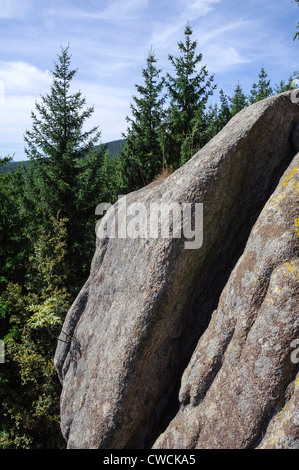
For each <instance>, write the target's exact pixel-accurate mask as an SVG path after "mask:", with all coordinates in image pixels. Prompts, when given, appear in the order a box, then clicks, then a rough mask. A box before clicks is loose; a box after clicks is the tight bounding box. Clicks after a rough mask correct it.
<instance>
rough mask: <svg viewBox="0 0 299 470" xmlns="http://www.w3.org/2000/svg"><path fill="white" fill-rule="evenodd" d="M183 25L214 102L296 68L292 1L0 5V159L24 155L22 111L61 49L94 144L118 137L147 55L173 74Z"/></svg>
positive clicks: (31, 0) (6, 0)
mask: <svg viewBox="0 0 299 470" xmlns="http://www.w3.org/2000/svg"><path fill="white" fill-rule="evenodd" d="M188 20H189V23H190V26H191V27H192V29H193V38H194V39H197V41H198V52H201V53H202V54H203V60H202V63H201V65H207V68H208V70H209V72H210V73H211V74H212V73H213V74H215V83H217V84H218V91H216V94H215V98H213V99H214V100H216V101H217V100H218V92H219V90H220V88H223V90H224V92H225V93H227V94H231V93H232V92H233V89H234V87H235V85H236V84H237V83H238V82H240V84H241V86H242V87H243V89H244V91H245V92H249V90H250V88H251V86H252V83H253V82H256V81H257V80H258V73H259V71H260V69H261V67H264V68H265V69H266V72H267V73H268V76H269V78H270V79H271V84H272V85H273V86H275V84H276V83H279V81H280V80H281V79H286V80H287V79H288V78H289V76H290V75H291V74H292V73H293V72H294V71H296V70H298V69H299V65H298V59H297V58H298V52H299V41H298V40H297V41H293V36H294V33H295V30H296V25H297V23H298V21H299V8H298V5H297V4H295V3H292V2H291V0H246V1H244V0H243V1H240V0H160V1H157V0H109V1H108V0H85V1H84V2H83V1H79V0H59V1H58V0H0V36H1V38H0V44H1V46H0V48H1V49H0V50H1V55H0V155H1V156H4V155H7V154H11V155H12V154H15V157H14V160H16V161H17V160H23V159H24V158H25V156H24V145H25V144H24V140H23V134H24V131H25V130H26V129H31V125H32V120H31V116H30V114H31V110H34V103H35V101H40V95H42V94H45V93H47V92H48V91H49V90H50V85H51V82H52V78H51V70H53V64H54V61H56V59H57V54H59V51H60V46H63V47H65V46H66V45H67V44H68V43H69V44H70V52H71V54H72V67H73V68H78V73H77V75H76V77H75V79H74V80H73V89H74V91H77V90H78V89H80V90H81V91H82V93H83V95H84V96H86V99H87V105H94V106H95V112H94V114H93V117H92V118H91V119H90V120H89V123H88V127H92V126H93V125H98V126H99V128H100V130H101V131H102V142H108V141H111V140H116V139H119V138H121V137H122V135H121V134H122V132H125V131H126V129H127V123H126V116H127V115H130V102H131V101H132V95H134V94H136V89H135V86H134V84H135V83H137V84H142V83H143V80H142V76H141V71H142V68H143V67H144V66H145V60H146V57H147V55H148V51H149V50H150V48H151V46H152V47H153V49H154V51H155V54H156V58H157V59H158V66H159V67H160V68H162V69H163V73H166V72H167V71H168V72H170V73H173V70H172V68H171V64H170V62H169V60H168V54H169V53H171V54H174V55H178V47H177V43H178V41H180V40H183V39H184V28H185V26H186V23H187V21H188ZM213 99H212V101H213Z"/></svg>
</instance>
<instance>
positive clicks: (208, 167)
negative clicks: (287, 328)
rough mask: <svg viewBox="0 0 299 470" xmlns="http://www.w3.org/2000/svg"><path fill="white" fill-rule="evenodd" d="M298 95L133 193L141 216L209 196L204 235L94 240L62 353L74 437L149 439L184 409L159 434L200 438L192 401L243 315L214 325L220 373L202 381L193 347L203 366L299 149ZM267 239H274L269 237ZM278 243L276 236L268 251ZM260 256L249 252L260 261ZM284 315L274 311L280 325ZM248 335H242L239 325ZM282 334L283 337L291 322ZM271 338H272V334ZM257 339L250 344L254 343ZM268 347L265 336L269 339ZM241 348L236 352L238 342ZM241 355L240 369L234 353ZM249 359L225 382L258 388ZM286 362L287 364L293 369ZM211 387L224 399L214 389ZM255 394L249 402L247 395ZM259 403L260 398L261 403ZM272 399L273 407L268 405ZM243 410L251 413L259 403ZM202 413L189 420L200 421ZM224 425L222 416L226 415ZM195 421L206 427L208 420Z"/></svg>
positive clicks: (231, 128)
mask: <svg viewBox="0 0 299 470" xmlns="http://www.w3.org/2000/svg"><path fill="white" fill-rule="evenodd" d="M290 97H291V96H290V93H284V94H281V95H278V96H275V97H272V98H269V99H267V100H264V101H262V102H259V103H257V104H255V105H252V106H250V107H248V108H247V109H245V110H243V111H241V112H240V113H239V114H238V115H237V116H235V117H234V118H233V119H232V120H231V121H230V122H229V123H228V124H227V126H226V127H225V128H224V129H223V130H222V131H221V132H220V133H219V134H218V135H217V136H216V137H215V138H214V139H213V140H212V141H211V142H209V143H208V144H207V145H206V146H205V147H204V148H203V149H201V150H200V151H199V152H198V153H197V154H196V155H195V156H194V157H193V158H192V159H191V160H190V161H189V162H187V163H186V164H185V165H184V166H183V167H181V168H180V169H179V170H177V171H176V172H175V173H173V174H172V175H171V176H169V177H168V178H167V179H165V180H162V181H159V182H157V183H155V184H152V185H150V186H148V187H146V188H144V189H141V190H140V191H137V192H134V193H131V194H129V195H128V196H127V198H126V203H127V206H130V205H131V206H132V204H133V203H138V204H142V207H144V208H145V209H146V211H145V212H146V217H145V219H144V223H147V224H148V223H149V220H148V219H149V218H150V207H152V206H151V204H154V203H157V204H161V203H164V204H168V205H171V204H172V203H180V204H183V203H191V204H193V205H195V203H201V204H203V243H202V245H201V244H199V245H198V247H197V248H196V245H194V246H192V248H196V249H187V248H186V243H185V241H184V239H183V238H173V237H168V238H161V237H160V238H158V239H156V238H150V237H144V238H142V236H143V235H141V237H140V238H132V237H127V238H112V237H111V236H110V237H109V236H108V235H107V236H106V237H102V238H101V239H98V240H97V246H96V252H95V255H94V258H93V261H92V266H91V271H90V277H89V279H88V280H87V282H86V284H85V286H83V288H82V291H81V292H80V293H79V295H78V298H77V299H76V301H75V302H74V304H73V306H72V307H71V309H70V311H69V312H68V315H67V317H66V320H65V323H64V326H63V329H62V332H61V335H60V341H59V342H58V346H57V351H56V356H55V365H56V368H57V371H58V375H59V378H60V380H61V382H62V394H61V427H62V432H63V435H64V437H65V439H66V440H67V445H68V447H69V448H110V449H112V448H145V447H151V446H152V445H153V443H154V442H155V441H156V439H157V438H158V436H159V435H160V433H161V431H163V430H164V429H165V428H166V427H167V425H168V424H169V423H170V422H171V420H172V418H174V416H175V415H176V414H177V412H178V415H177V417H176V418H174V421H172V423H171V424H170V425H169V427H168V428H167V431H166V434H164V437H163V435H162V437H161V438H160V439H159V440H158V441H157V442H156V444H155V445H156V446H157V447H159V446H160V447H165V446H166V447H167V446H168V445H169V446H171V445H172V444H171V443H173V445H177V444H179V445H180V446H183V447H185V446H186V447H192V446H197V445H198V446H200V445H201V443H200V442H201V441H199V440H198V438H197V437H194V436H195V434H196V433H195V431H194V433H195V434H194V435H192V436H191V434H192V432H191V431H190V439H189V440H188V438H185V437H184V436H183V435H181V440H180V437H179V434H181V432H182V433H184V435H185V432H186V428H187V426H188V425H187V418H186V416H187V415H188V413H189V411H190V410H191V411H190V413H191V414H192V412H193V408H194V409H196V410H197V408H198V403H199V402H200V400H202V397H203V395H204V394H205V393H206V392H207V391H208V392H209V393H212V392H211V391H210V389H209V387H210V385H211V383H212V382H213V381H214V375H215V374H216V373H217V371H218V369H219V367H220V363H222V362H223V360H224V358H223V356H221V354H220V356H219V355H218V353H217V351H218V349H219V348H220V346H219V344H221V345H222V344H224V346H223V347H222V351H223V352H224V351H225V350H226V346H227V344H228V343H230V340H231V337H232V335H233V333H232V331H233V330H234V326H231V327H230V328H231V329H230V330H229V332H228V333H225V332H223V334H222V335H221V334H220V333H221V332H220V333H219V334H220V336H219V339H218V338H217V335H218V330H219V328H218V327H217V328H216V326H215V331H214V333H215V335H216V336H215V338H214V342H215V348H216V349H215V351H216V350H217V351H216V352H215V351H214V350H213V348H214V346H213V341H212V343H209V344H210V348H212V351H211V355H208V360H211V361H212V363H213V364H214V362H215V364H216V366H215V365H213V367H214V368H213V371H212V373H211V372H210V369H209V371H208V372H206V378H203V379H202V381H203V383H201V379H198V378H197V373H196V371H195V369H196V368H197V367H199V370H200V368H204V366H203V365H201V362H200V360H199V361H198V360H197V358H198V355H196V352H195V353H194V354H195V356H194V355H193V357H192V359H191V361H192V362H191V364H193V370H194V371H195V376H196V377H195V378H194V377H193V375H192V372H190V367H191V369H192V366H191V365H189V367H188V368H187V369H186V367H187V366H188V363H189V361H190V358H191V356H192V353H193V352H194V349H195V348H196V345H197V343H198V341H199V340H200V338H201V337H202V334H203V333H204V331H205V330H206V328H207V326H208V325H209V327H208V330H206V333H205V335H206V336H207V335H209V333H208V331H212V329H213V325H215V324H216V322H215V317H216V316H217V314H214V315H213V316H212V313H213V311H214V310H215V309H216V308H217V305H218V302H219V298H220V295H221V292H222V290H223V288H224V286H225V284H226V283H227V281H228V278H229V276H230V274H231V272H232V271H233V268H234V266H235V264H236V262H237V261H238V259H239V257H240V255H241V254H242V252H243V250H244V247H245V245H246V242H247V240H248V237H249V235H250V232H251V229H252V227H253V225H254V223H255V222H256V220H257V218H258V216H259V214H260V212H261V210H262V208H263V206H264V205H265V203H266V201H267V200H268V199H269V197H270V195H271V194H272V193H273V191H274V190H275V188H276V186H277V184H278V182H279V179H280V177H281V176H282V174H283V173H284V171H285V170H286V169H287V168H288V166H289V165H290V162H291V161H292V159H293V157H294V155H295V154H296V152H298V150H299V142H298V139H297V137H296V135H297V134H296V130H295V129H296V126H297V124H298V122H299V107H298V105H297V104H295V103H293V102H292V101H291V99H290ZM123 200H124V199H123V198H122V199H120V200H119V201H118V202H117V203H116V204H115V205H114V206H113V210H112V212H111V211H108V213H107V215H106V216H105V217H104V218H103V219H102V225H101V226H100V227H103V224H107V225H108V226H109V225H111V224H112V222H113V218H114V217H115V214H116V215H117V216H119V220H122V217H123V215H124V205H123ZM100 202H103V201H99V203H100ZM193 216H194V214H193ZM193 222H194V220H193ZM182 224H183V220H182ZM267 230H268V232H269V236H270V241H269V243H270V244H271V230H272V231H273V232H276V231H277V230H278V227H276V221H275V223H272V225H271V226H268V228H267ZM103 232H104V230H103ZM265 237H266V234H265ZM273 238H275V236H274V234H273ZM264 241H265V243H266V242H267V243H268V239H267V238H265V240H264ZM261 243H262V242H261ZM273 243H274V242H273ZM189 248H190V247H189ZM263 249H265V248H264V245H263V244H262V245H259V250H260V251H261V252H262V251H263ZM269 250H270V248H267V253H268V252H269ZM254 262H255V258H254V254H252V259H251V264H252V265H253V264H254ZM290 269H291V268H290ZM269 272H270V271H269ZM288 272H289V271H288V269H287V266H286V265H282V266H280V264H279V267H278V269H277V270H275V269H274V270H273V274H272V277H271V282H270V284H269V286H268V287H267V289H268V290H269V289H270V290H269V292H272V290H271V289H274V288H275V287H273V286H275V285H276V284H275V283H276V282H278V279H280V278H282V279H285V274H286V273H288ZM241 274H242V273H241V272H240V273H239V275H241ZM270 274H271V273H270ZM244 276H245V277H244V283H245V284H248V283H249V280H248V275H245V274H244ZM265 286H266V284H265V285H264V289H266V287H265ZM252 292H254V290H252ZM288 292H289V291H288ZM263 293H264V291H263ZM237 294H238V292H237V293H236V294H234V292H232V295H231V296H229V297H230V300H229V299H228V302H229V301H230V302H231V311H230V314H229V315H228V317H231V319H230V320H229V319H228V320H227V322H228V325H235V320H234V319H235V317H236V316H237V314H234V312H233V310H234V309H235V308H236V304H234V302H236V303H238V302H239V303H242V302H243V303H244V305H245V304H246V302H247V299H245V298H244V299H242V297H240V296H239V297H237ZM234 299H236V300H234ZM259 300H260V297H258V298H256V300H255V301H256V303H257V304H258V305H259V307H260V306H261V304H259ZM277 301H278V300H277ZM221 302H223V300H221ZM269 304H270V302H269ZM219 308H220V306H219V307H218V309H219ZM238 308H241V307H238ZM241 309H242V308H241ZM217 311H218V310H217ZM211 316H212V320H211ZM243 317H244V322H245V321H246V322H247V323H250V322H252V323H253V324H255V323H254V320H255V319H254V318H252V317H250V315H249V314H248V315H246V313H245V312H244V313H243ZM217 318H218V317H217ZM261 318H262V317H261ZM210 320H211V321H210ZM268 320H269V321H271V320H273V321H274V314H273V315H272V316H271V313H269V314H268ZM261 321H263V320H261ZM265 321H266V319H265ZM277 321H278V320H276V319H275V325H276V323H277ZM275 327H277V325H276V326H275ZM275 327H274V326H273V328H274V329H275ZM261 328H262V327H261ZM269 328H270V327H269ZM243 329H244V331H247V330H246V327H245V326H243ZM270 329H271V328H270ZM220 330H221V328H220ZM260 331H268V330H267V329H266V328H265V329H264V330H262V329H261V330H260ZM275 331H276V330H275ZM244 334H245V333H244ZM269 334H270V333H269ZM292 334H293V333H292ZM223 335H224V336H225V339H223ZM273 335H274V336H275V332H273ZM277 335H279V334H278V333H277ZM206 336H205V338H206ZM239 336H240V338H241V339H242V331H240V333H239ZM280 336H281V337H283V333H281V334H280ZM291 336H292V335H291V333H289V332H286V334H285V340H284V342H283V344H282V346H281V347H282V348H284V349H283V351H284V352H283V353H282V356H283V354H285V348H286V347H287V346H286V343H287V342H288V341H289V339H290V337H291ZM70 337H71V340H69V338H70ZM211 337H212V333H211ZM241 339H240V341H241ZM271 341H274V340H273V339H272V338H271ZM271 341H270V346H271V344H272V343H271ZM242 344H243V343H242ZM246 344H248V348H249V345H250V344H252V346H253V347H255V344H256V343H255V336H254V335H253V337H252V343H249V342H248V343H246ZM270 346H269V348H270ZM197 347H199V346H197ZM240 347H241V346H240ZM262 347H263V344H260V348H262ZM241 349H242V348H241ZM249 349H250V348H249ZM249 349H248V351H247V350H246V353H248V354H249V353H250V354H251V355H254V354H256V351H253V350H251V351H250V350H249ZM266 349H267V348H266V347H265V346H264V349H263V351H264V352H265V351H266ZM265 354H266V352H265ZM269 354H270V353H269ZM219 357H220V359H219ZM232 357H233V358H234V359H235V361H237V358H238V354H237V349H235V351H233V355H232ZM259 357H261V358H263V357H264V356H259ZM232 360H233V359H231V361H232ZM283 360H284V361H285V359H283ZM219 361H220V362H219ZM252 361H253V359H252ZM252 361H251V362H250V364H252ZM268 362H269V361H268ZM268 362H266V363H265V364H264V363H263V361H262V360H261V362H260V366H259V367H260V369H259V372H257V373H260V374H261V376H265V377H268V375H267V374H268V373H269V374H271V373H272V372H271V371H272V369H273V367H274V365H273V364H274V363H273V364H272V362H271V364H269V370H270V369H271V371H270V372H269V371H268V368H267V367H268ZM274 362H275V361H274ZM276 364H278V365H277V367H278V372H277V374H278V375H279V373H280V372H279V370H280V367H282V366H280V363H279V361H278V359H277V360H276ZM234 365H235V370H238V369H237V368H236V362H235V363H234ZM244 367H245V366H244ZM244 367H243V369H240V370H238V373H239V375H240V387H241V388H239V389H237V385H238V383H239V382H238V376H236V377H235V378H234V381H235V383H236V385H235V386H234V387H235V388H233V390H232V391H231V392H230V383H229V381H228V380H229V379H228V378H227V379H226V381H225V382H223V384H224V385H225V387H226V389H228V394H229V393H231V394H233V393H235V394H236V393H237V396H241V397H242V393H245V392H243V390H242V386H243V385H244V377H247V378H248V382H247V383H246V387H247V388H251V385H250V380H251V378H250V377H251V376H250V370H249V369H248V370H245V369H244ZM247 367H250V366H249V365H247ZM252 367H253V366H252ZM208 368H209V367H208ZM185 369H186V370H185ZM282 369H283V371H282V372H281V374H286V372H285V369H284V368H283V367H282ZM184 371H185V373H184V379H183V385H182V388H181V390H180V395H179V396H180V403H179V401H178V394H179V389H180V382H181V377H182V374H183V372H184ZM242 374H243V375H242ZM248 374H249V375H248ZM289 374H291V367H290V371H289ZM230 377H231V376H230ZM189 379H190V380H189ZM241 379H242V380H241ZM290 379H291V376H290ZM193 382H194V385H192V383H193ZM271 384H272V382H271ZM279 387H280V385H277V387H276V388H274V389H273V397H277V396H278V394H279V391H278V389H279V390H280V388H279ZM211 390H212V388H211ZM219 390H220V388H219ZM222 390H223V387H222ZM213 393H214V397H215V399H217V400H218V399H219V396H218V395H217V394H216V391H215V392H213ZM223 393H224V391H223ZM244 396H245V395H244ZM211 400H212V401H211V402H209V403H210V408H207V411H206V413H207V416H208V415H209V413H210V414H211V419H214V420H215V419H216V418H215V416H216V415H217V412H216V411H214V415H213V410H212V408H213V406H214V408H217V402H215V401H214V402H213V399H211ZM273 400H275V398H273ZM273 400H272V402H271V403H273ZM254 405H255V403H253V404H251V405H250V404H249V405H248V407H250V406H252V407H254ZM240 406H244V407H245V403H244V402H243V401H242V402H240ZM260 406H261V407H262V408H263V406H262V405H260ZM188 407H189V408H188ZM190 407H191V408H190ZM256 407H257V409H258V405H257V404H256ZM264 409H267V411H270V410H271V406H270V407H269V406H268V408H267V406H265V407H264V408H263V410H264ZM245 413H248V416H249V415H250V413H251V410H250V409H248V411H245ZM228 415H229V410H228V409H225V410H224V409H223V418H225V419H226V417H228ZM180 417H181V418H182V419H181V420H180ZM207 419H208V418H207ZM176 420H180V421H179V423H180V424H179V426H178V429H180V430H181V431H178V434H177V435H176V437H174V434H175V431H174V430H175V429H176V427H177V424H176V422H177V421H176ZM236 420H237V410H236V411H235V412H234V418H233V417H231V421H229V422H230V423H235V422H236ZM248 421H249V420H248ZM184 422H186V427H184ZM195 422H196V420H194V421H192V423H193V424H194V423H195ZM207 422H208V421H207ZM173 423H174V424H173ZM222 426H223V427H225V422H222ZM259 426H260V424H259V425H257V427H259ZM195 427H196V426H195ZM192 429H195V428H192ZM196 432H197V435H198V434H199V430H198V429H197V431H196ZM234 433H235V432H234ZM234 433H233V434H234ZM205 435H206V436H207V439H208V438H209V437H208V436H209V432H208V430H207V429H206V430H205V431H204V432H203V433H200V434H199V439H201V437H200V436H203V437H202V439H205V437H204V436H205ZM234 435H235V434H234ZM167 439H168V441H169V444H167ZM244 439H245V438H244ZM207 442H209V445H211V446H212V445H213V446H214V445H215V446H217V445H218V441H217V442H216V441H213V440H212V438H211V437H210V441H208V440H207ZM227 442H228V441H227ZM232 442H233V441H232ZM235 442H236V441H235ZM238 442H239V443H240V445H242V446H247V445H249V444H250V445H251V444H252V440H251V441H250V442H249V440H247V441H246V444H245V440H244V441H240V440H239V441H238Z"/></svg>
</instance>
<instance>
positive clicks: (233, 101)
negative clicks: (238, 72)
mask: <svg viewBox="0 0 299 470" xmlns="http://www.w3.org/2000/svg"><path fill="white" fill-rule="evenodd" d="M229 101H230V112H231V114H232V116H234V115H235V114H237V113H238V112H240V111H241V110H242V109H244V108H246V106H248V104H249V103H248V100H247V97H246V95H245V94H244V93H243V90H242V87H241V85H240V83H239V82H238V84H237V85H236V87H235V90H234V94H233V96H232V97H231V98H229Z"/></svg>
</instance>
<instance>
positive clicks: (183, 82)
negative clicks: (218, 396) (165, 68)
mask: <svg viewBox="0 0 299 470" xmlns="http://www.w3.org/2000/svg"><path fill="white" fill-rule="evenodd" d="M184 34H185V40H184V42H182V41H181V42H179V43H178V47H179V52H180V56H179V57H174V56H173V55H171V54H170V55H169V60H170V62H171V64H172V66H173V67H174V70H175V76H173V77H172V76H171V75H170V74H169V73H168V74H167V88H168V94H169V98H170V106H169V109H168V128H169V131H168V139H167V141H168V144H167V146H168V162H169V163H170V164H172V165H173V166H174V167H178V166H179V165H181V164H183V163H184V162H185V161H186V160H188V159H189V158H190V156H192V153H194V152H195V151H196V150H197V149H198V148H199V147H200V146H202V144H204V142H202V141H201V135H202V133H203V131H204V129H205V122H204V110H205V107H206V104H207V100H208V97H209V96H210V95H212V94H213V90H214V89H215V88H216V86H215V85H213V80H214V76H213V75H211V76H209V73H208V71H207V68H206V66H205V65H204V66H202V67H201V68H200V69H199V70H198V65H199V64H200V62H201V61H202V54H198V53H197V51H196V49H197V40H194V41H193V40H192V34H193V31H192V28H191V27H190V25H189V23H188V24H187V26H186V27H185V31H184Z"/></svg>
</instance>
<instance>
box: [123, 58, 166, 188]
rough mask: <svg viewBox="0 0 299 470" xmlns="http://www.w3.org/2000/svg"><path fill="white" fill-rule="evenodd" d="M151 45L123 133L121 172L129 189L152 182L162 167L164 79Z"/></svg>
mask: <svg viewBox="0 0 299 470" xmlns="http://www.w3.org/2000/svg"><path fill="white" fill-rule="evenodd" d="M156 64H157V59H156V57H155V53H154V51H153V50H152V49H151V50H150V51H149V53H148V57H147V59H146V68H144V69H142V76H143V78H144V85H135V87H136V89H137V92H138V94H139V96H138V97H137V96H133V101H134V104H133V103H131V105H130V108H131V112H132V117H127V122H128V123H129V127H128V130H127V134H125V135H123V136H124V138H125V140H126V143H125V146H124V149H123V157H124V173H125V176H126V179H127V188H128V191H133V190H135V189H139V188H141V187H142V186H145V185H146V184H148V183H149V182H151V181H152V180H153V179H154V177H155V176H156V175H157V174H158V173H159V172H160V171H161V169H162V164H163V151H162V128H163V119H164V110H163V104H164V101H165V98H164V96H163V94H162V91H163V86H164V79H163V78H160V74H161V69H159V68H157V66H156Z"/></svg>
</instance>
